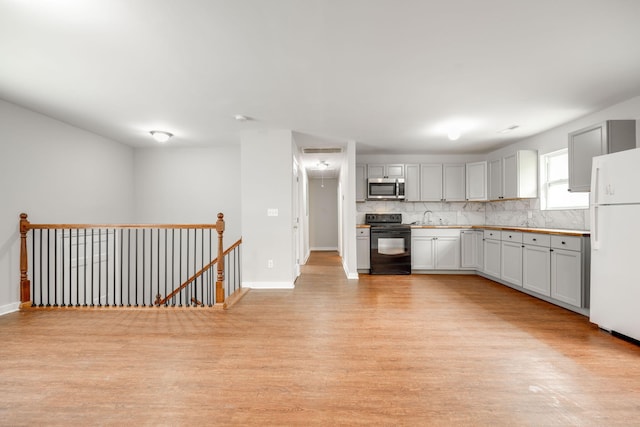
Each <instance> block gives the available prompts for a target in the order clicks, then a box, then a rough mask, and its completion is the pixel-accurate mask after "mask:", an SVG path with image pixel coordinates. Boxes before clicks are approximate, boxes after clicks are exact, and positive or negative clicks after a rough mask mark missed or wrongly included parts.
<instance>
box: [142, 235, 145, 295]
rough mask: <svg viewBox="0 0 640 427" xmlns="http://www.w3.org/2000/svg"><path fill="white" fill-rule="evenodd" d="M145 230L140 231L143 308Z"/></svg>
mask: <svg viewBox="0 0 640 427" xmlns="http://www.w3.org/2000/svg"><path fill="white" fill-rule="evenodd" d="M145 231H146V230H145V229H144V228H143V229H142V306H143V307H144V306H145V305H146V304H145V302H144V287H145V280H144V279H145V274H144V273H145V264H144V262H145V239H146V233H145Z"/></svg>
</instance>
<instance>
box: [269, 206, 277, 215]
mask: <svg viewBox="0 0 640 427" xmlns="http://www.w3.org/2000/svg"><path fill="white" fill-rule="evenodd" d="M267 216H278V209H277V208H269V209H267Z"/></svg>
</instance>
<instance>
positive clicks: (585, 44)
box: [0, 0, 640, 161]
mask: <svg viewBox="0 0 640 427" xmlns="http://www.w3.org/2000/svg"><path fill="white" fill-rule="evenodd" d="M639 18H640V1H637V0H530V1H524V0H522V1H520V0H483V1H478V0H447V1H428V0H403V1H397V0H342V1H339V0H315V1H313V0H306V1H299V0H225V1H221V0H189V1H181V2H177V1H171V0H56V1H52V0H29V1H24V0H0V58H1V59H0V98H2V99H5V100H7V101H10V102H14V103H16V104H19V105H22V106H25V107H27V108H30V109H33V110H35V111H38V112H42V113H44V114H47V115H49V116H51V117H54V118H57V119H59V120H62V121H64V122H68V123H70V124H73V125H75V126H78V127H81V128H84V129H87V130H90V131H93V132H95V133H98V134H102V135H104V136H107V137H109V138H112V139H114V140H117V141H121V142H123V143H125V144H129V145H131V146H136V147H147V146H153V145H154V142H153V141H152V140H151V138H150V137H149V135H148V131H149V130H152V129H161V130H167V131H169V132H172V133H174V134H175V137H174V138H173V139H172V140H171V141H170V142H169V144H171V145H173V146H212V145H222V144H234V143H238V142H239V133H240V131H241V130H243V129H254V128H279V129H291V130H293V131H295V132H297V133H298V135H303V136H302V137H301V138H300V139H301V140H306V141H307V143H308V144H315V145H321V146H322V145H325V146H326V145H335V144H344V143H345V141H348V140H353V141H356V143H357V145H356V146H357V152H358V153H368V154H374V153H406V154H420V153H424V154H426V153H478V152H486V151H488V150H490V149H493V148H497V147H499V146H503V145H505V144H507V143H509V142H513V141H514V140H517V139H521V138H523V137H527V136H530V135H533V134H536V133H539V132H541V131H544V130H546V129H549V128H552V127H555V126H557V125H559V124H562V123H565V122H567V121H570V120H572V119H575V118H577V117H580V116H583V115H585V114H588V113H590V112H593V111H596V110H599V109H602V108H604V107H607V106H609V105H611V104H614V103H616V102H619V101H622V100H624V99H628V98H631V97H633V96H635V95H638V94H640V24H639V23H638V20H639ZM236 114H243V115H246V116H249V117H251V118H252V119H253V120H249V121H246V122H237V121H235V120H234V118H233V117H234V115H236ZM453 123H458V125H459V126H460V127H461V130H462V137H461V138H460V139H459V140H458V141H456V142H450V141H448V140H447V137H446V133H447V126H449V125H450V124H453ZM511 125H519V126H520V127H519V128H518V129H517V130H516V131H514V132H512V133H510V134H500V133H498V131H499V130H501V129H504V128H506V127H508V126H511ZM314 161H315V159H314Z"/></svg>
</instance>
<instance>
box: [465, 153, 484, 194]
mask: <svg viewBox="0 0 640 427" xmlns="http://www.w3.org/2000/svg"><path fill="white" fill-rule="evenodd" d="M465 178H466V185H465V190H466V199H467V200H487V162H474V163H467V164H466V174H465Z"/></svg>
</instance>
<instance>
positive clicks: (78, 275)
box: [76, 228, 80, 307]
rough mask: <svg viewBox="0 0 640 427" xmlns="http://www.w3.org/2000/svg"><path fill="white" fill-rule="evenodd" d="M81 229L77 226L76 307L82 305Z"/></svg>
mask: <svg viewBox="0 0 640 427" xmlns="http://www.w3.org/2000/svg"><path fill="white" fill-rule="evenodd" d="M79 261H80V229H79V228H76V307H80V264H79Z"/></svg>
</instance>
